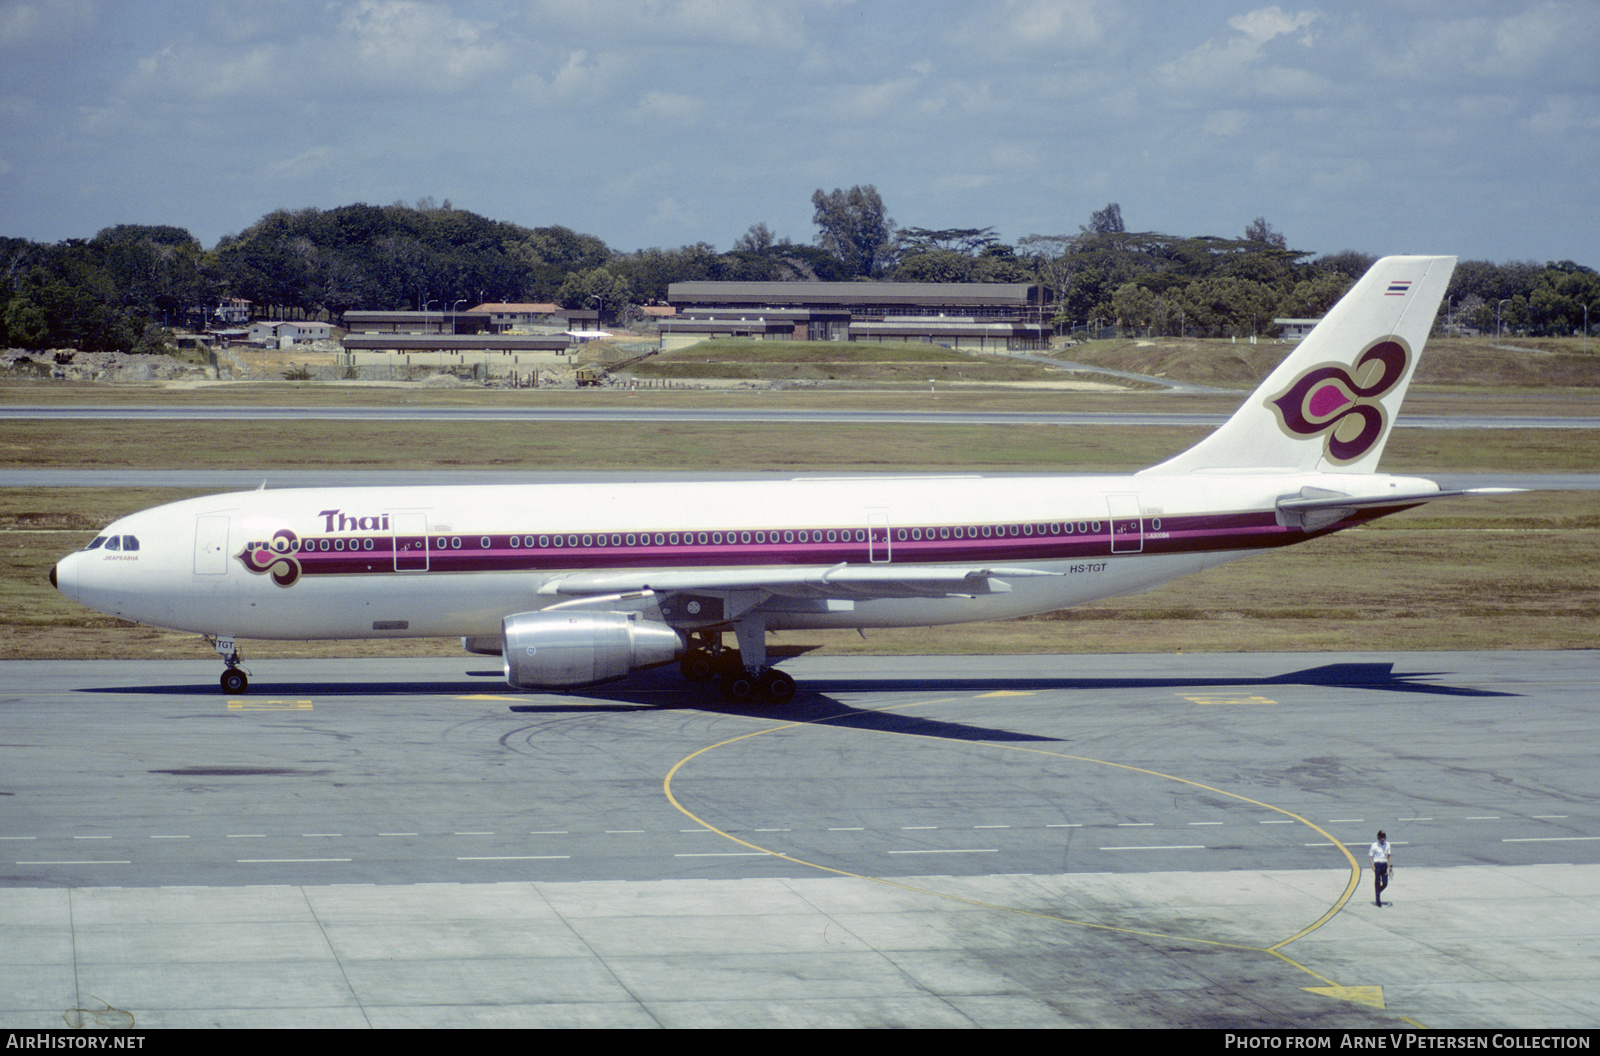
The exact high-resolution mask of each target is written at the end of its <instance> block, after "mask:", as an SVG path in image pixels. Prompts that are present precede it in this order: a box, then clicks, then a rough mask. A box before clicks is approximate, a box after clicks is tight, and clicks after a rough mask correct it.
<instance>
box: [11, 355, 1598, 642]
mask: <svg viewBox="0 0 1600 1056" xmlns="http://www.w3.org/2000/svg"><path fill="white" fill-rule="evenodd" d="M1094 344H1095V345H1100V344H1108V343H1101V342H1096V343H1094ZM1573 344H1574V345H1576V342H1573ZM1086 347H1087V349H1088V350H1089V351H1090V352H1093V351H1096V349H1095V348H1094V346H1093V345H1091V346H1086ZM1138 347H1139V346H1137V345H1133V346H1130V348H1131V349H1137V348H1138ZM1244 347H1247V348H1248V347H1250V346H1244ZM1262 347H1263V346H1255V348H1258V349H1259V348H1262ZM1434 350H1435V346H1434V345H1432V344H1430V346H1429V351H1430V355H1431V354H1432V353H1433V352H1434ZM1073 351H1074V353H1077V352H1080V351H1082V349H1075V350H1073ZM1168 351H1169V352H1171V353H1172V354H1173V355H1174V356H1179V354H1180V353H1182V352H1183V350H1181V349H1169V350H1168ZM1445 351H1446V352H1448V351H1449V349H1448V348H1446V349H1445ZM1469 351H1472V350H1469ZM1125 352H1127V354H1126V355H1124V356H1123V357H1121V358H1120V359H1118V360H1117V364H1116V365H1117V369H1130V358H1129V357H1130V356H1131V355H1132V352H1131V351H1129V350H1125ZM1213 352H1214V353H1215V352H1216V350H1215V349H1214V350H1213ZM774 354H776V353H774ZM947 354H948V353H947ZM1474 354H1477V353H1476V352H1475V353H1474ZM1574 354H1575V350H1571V351H1569V350H1564V349H1560V348H1558V349H1555V350H1554V351H1552V352H1550V353H1549V356H1550V357H1552V358H1551V359H1550V364H1552V366H1551V369H1553V370H1554V371H1555V372H1556V373H1557V374H1558V375H1559V374H1561V373H1562V372H1564V371H1567V370H1568V369H1569V368H1570V367H1571V363H1570V362H1568V361H1569V360H1571V359H1572V358H1573V357H1574ZM936 355H937V354H936ZM1180 358H1181V357H1180ZM1215 358H1216V357H1215V355H1214V356H1213V359H1215ZM1580 358H1581V357H1580ZM936 361H938V360H937V359H935V360H933V362H936ZM859 362H876V361H858V363H859ZM1423 362H1424V364H1426V363H1427V362H1428V359H1427V358H1426V357H1425V358H1424V361H1423ZM922 365H926V363H925V362H924V363H923V364H922ZM1161 365H1162V364H1150V366H1153V367H1158V366H1161ZM1167 365H1168V366H1170V365H1171V364H1170V363H1169V364H1167ZM1266 366H1270V364H1266ZM1230 369H1232V368H1230ZM1241 369H1247V370H1254V371H1259V370H1261V369H1264V368H1263V364H1261V363H1258V362H1253V361H1252V362H1250V363H1249V364H1248V365H1247V367H1246V368H1241ZM1215 373H1217V375H1218V377H1219V378H1220V376H1221V375H1222V374H1225V373H1226V371H1216V372H1215ZM1253 376H1255V377H1258V376H1259V374H1255V375H1253ZM1546 380H1547V379H1545V378H1544V377H1543V376H1539V377H1532V378H1527V377H1525V378H1524V379H1523V381H1522V382H1521V383H1520V384H1519V387H1517V388H1515V389H1511V388H1498V389H1496V388H1481V387H1463V386H1459V385H1456V386H1450V385H1442V384H1441V385H1440V386H1438V387H1435V388H1429V389H1423V390H1421V391H1418V392H1416V393H1415V394H1414V395H1413V397H1412V398H1411V399H1410V400H1408V401H1407V411H1408V412H1411V413H1431V414H1453V413H1471V414H1489V415H1492V414H1495V413H1507V414H1509V413H1517V414H1530V413H1533V414H1543V415H1562V414H1569V415H1570V414H1581V415H1593V414H1595V409H1596V407H1597V406H1600V394H1596V393H1591V392H1590V391H1588V390H1586V389H1585V388H1584V387H1583V384H1581V383H1580V384H1578V385H1576V387H1574V386H1567V387H1559V386H1552V385H1549V384H1546V383H1545V381H1546ZM920 384H925V379H924V380H923V381H922V382H921V383H920ZM635 398H636V397H630V396H629V395H628V394H626V393H623V392H619V391H600V392H595V391H585V392H582V393H573V392H567V393H539V394H537V395H531V394H529V393H527V392H525V391H524V392H503V391H494V390H481V389H467V390H425V389H420V388H418V387H414V386H411V387H395V388H377V387H356V386H341V385H307V384H287V383H280V384H275V385H254V384H249V385H246V384H234V385H222V386H207V387H203V388H184V389H168V388H161V387H158V386H147V385H121V386H107V385H73V386H66V385H61V384H50V383H40V382H14V383H5V382H0V403H9V404H22V403H54V402H131V403H140V404H146V403H155V404H159V403H236V402H247V403H248V402H262V403H271V404H274V405H281V404H289V405H305V406H328V405H349V404H372V403H377V404H401V403H408V402H418V403H421V402H426V403H428V404H431V405H442V406H451V405H462V404H470V405H488V406H494V405H504V403H506V402H516V403H525V402H528V401H530V400H538V401H546V402H565V403H566V404H567V405H572V403H573V401H582V405H584V406H595V405H602V406H603V405H607V404H612V405H626V404H625V403H624V401H627V400H630V399H635ZM774 399H777V400H782V401H783V403H782V405H783V406H785V407H790V406H793V407H800V406H828V407H861V408H869V407H870V408H885V407H887V408H904V409H912V410H926V409H928V407H929V406H930V403H935V404H936V405H937V406H939V407H941V408H945V409H951V410H963V409H1015V410H1030V409H1061V408H1063V407H1067V408H1069V409H1075V410H1076V409H1087V410H1108V411H1111V410H1135V409H1138V410H1145V409H1181V410H1186V411H1187V410H1204V411H1212V412H1216V413H1222V412H1225V411H1227V410H1230V409H1231V408H1232V407H1233V406H1235V405H1236V404H1237V402H1238V400H1237V399H1236V398H1230V397H1200V398H1196V397H1182V398H1179V397H1173V396H1170V395H1164V394H1161V395H1156V394H1148V393H1121V394H1115V395H1104V394H1095V393H1077V392H1067V393H1063V392H1060V391H1055V392H1049V393H1041V392H1033V391H1026V390H1021V391H1000V392H983V393H976V394H973V393H967V394H963V395H961V396H952V395H947V394H941V396H940V397H939V398H938V400H937V401H930V398H929V397H928V396H927V395H926V392H925V391H921V392H919V391H916V390H915V389H914V388H913V389H910V390H909V391H901V392H894V391H891V390H884V391H876V392H870V393H866V392H861V393H856V392H843V393H830V394H826V395H818V394H809V395H804V396H802V395H799V394H795V393H789V392H785V393H782V394H770V395H756V394H746V395H742V396H730V395H728V394H725V393H715V392H696V391H693V390H689V391H683V392H672V393H670V394H657V395H655V396H653V397H651V398H650V402H653V403H666V404H669V405H678V406H708V405H709V406H719V407H721V406H731V405H736V404H741V403H742V404H743V405H757V406H769V405H771V404H770V403H769V402H767V401H771V400H774ZM1205 432H1206V430H1204V429H1190V428H1183V427H1176V426H1174V427H1159V428H1122V427H1114V426H1106V427H1072V428H1065V427H1043V426H1018V427H995V426H988V427H969V426H958V425H917V426H910V425H908V426H861V427H850V428H848V429H844V428H830V427H823V426H772V425H764V426H761V427H756V428H753V427H750V426H732V425H729V426H722V425H710V424H703V423H683V424H672V425H653V424H626V425H618V424H608V425H590V424H571V425H545V424H542V423H535V424H526V425H518V426H515V427H510V428H508V427H507V426H506V425H505V424H504V423H497V424H493V425H488V424H484V425H480V424H474V423H468V424H459V425H457V424H450V425H444V424H432V423H397V424H392V425H390V424H380V425H363V426H361V427H359V428H358V429H357V428H353V427H350V426H347V425H341V424H339V423H326V422H291V423H271V424H260V425H241V424H239V423H184V424H176V423H143V424H141V425H140V426H138V428H137V432H136V434H130V426H129V425H128V424H127V423H98V422H50V421H43V420H36V421H27V422H18V421H7V422H4V423H0V466H6V467H11V468H28V469H47V468H49V467H52V466H59V467H86V466H88V467H104V468H149V469H157V468H181V467H188V466H194V465H199V464H204V465H207V466H213V467H219V468H229V467H232V468H249V469H252V470H260V471H261V473H262V475H263V477H265V478H267V479H268V480H270V479H271V476H272V472H273V470H274V469H275V468H278V467H290V466H293V467H340V466H346V467H363V468H380V467H394V468H451V467H515V466H526V467H529V468H551V469H557V468H559V469H585V468H589V469H630V468H638V469H660V468H675V469H687V470H692V469H706V470H741V471H742V470H767V471H774V472H777V473H783V472H796V471H801V470H804V471H814V470H835V471H852V470H857V471H892V470H899V469H905V470H942V471H961V470H974V471H988V472H998V471H1022V472H1038V471H1047V470H1058V469H1059V470H1065V471H1075V472H1081V471H1097V472H1127V471H1131V470H1134V469H1138V468H1141V467H1143V466H1145V465H1149V464H1151V463H1153V462H1156V461H1159V460H1160V459H1162V458H1165V457H1167V456H1168V455H1171V454H1173V453H1175V452H1177V451H1179V450H1181V449H1183V448H1184V447H1186V446H1188V445H1189V444H1191V443H1193V442H1194V441H1195V440H1197V439H1199V438H1200V437H1201V436H1202V435H1204V433H1205ZM1597 466H1600V438H1597V437H1596V435H1595V433H1594V432H1593V431H1588V430H1514V429H1494V430H1407V429H1401V430H1398V431H1397V432H1396V433H1395V435H1394V438H1393V440H1392V441H1391V443H1390V446H1389V451H1388V454H1387V456H1386V458H1385V461H1384V468H1385V469H1386V470H1388V471H1391V472H1415V473H1420V474H1424V475H1426V474H1428V473H1445V472H1469V471H1492V472H1508V473H1519V472H1520V473H1529V474H1534V475H1536V474H1539V473H1547V472H1556V471H1561V472H1593V471H1595V470H1596V469H1597ZM189 494H192V493H191V492H185V491H175V490H164V489H92V488H91V489H85V488H35V489H17V488H13V489H0V539H3V540H4V545H3V549H0V656H3V657H8V658H19V657H71V658H92V657H123V658H131V657H163V656H168V657H187V658H206V657H209V656H210V655H211V654H210V651H209V648H208V647H207V646H206V645H205V644H204V643H203V642H201V641H200V640H199V639H197V638H196V637H194V636H193V635H178V634H172V633H169V632H163V631H156V630H151V629H148V628H140V627H133V626H130V625H125V624H121V623H120V622H119V621H116V620H111V619H109V618H106V617H102V616H99V615H97V614H95V613H92V612H89V611H88V610H85V609H82V608H81V607H78V606H76V605H74V604H73V603H71V602H68V601H66V600H65V599H63V598H62V597H61V596H60V595H59V594H57V593H56V592H55V591H54V590H53V589H52V588H51V587H50V586H49V583H48V581H47V576H48V574H49V570H50V568H51V566H52V565H53V564H54V562H55V561H56V560H57V559H58V558H59V557H60V556H61V555H62V554H64V553H66V552H68V551H70V550H73V549H76V548H79V547H81V546H82V545H83V544H84V543H85V542H86V541H87V540H88V539H90V538H92V537H93V535H94V533H95V530H96V529H97V528H99V527H100V526H102V525H104V524H105V523H107V522H108V521H110V520H112V519H113V518H115V517H117V516H120V515H122V514H124V513H127V512H131V511H133V510H137V509H142V508H145V507H148V506H151V505H155V504H157V503H160V502H166V501H172V500H174V499H177V498H182V497H186V496H187V495H189ZM1597 558H1600V492H1533V493H1529V494H1522V495H1511V496H1502V497H1495V498H1474V499H1467V500H1457V501H1453V502H1441V503H1435V504H1433V505H1431V506H1428V507H1424V508H1422V509H1419V510H1414V511H1409V512H1407V513H1404V514H1400V515H1397V516H1395V517H1392V518H1388V519H1385V520H1382V521H1379V522H1376V523H1375V524H1374V525H1372V526H1370V527H1367V528H1363V529H1359V530H1354V531H1349V532H1344V533H1340V534H1338V535H1334V536H1331V537H1328V538H1326V539H1322V540H1318V541H1316V542H1313V543H1309V544H1307V545H1305V546H1302V547H1296V548H1291V549H1289V550H1285V551H1282V552H1280V553H1277V554H1273V555H1269V556H1266V557H1262V558H1256V559H1252V560H1247V561H1242V562H1239V563H1236V564H1232V565H1227V566H1224V567H1222V568H1218V569H1213V570H1211V571H1209V572H1206V573H1202V574H1200V575H1197V576H1193V577H1190V578H1188V579H1183V580H1178V581H1176V582H1175V583H1172V584H1169V585H1168V586H1166V587H1164V588H1162V589H1160V590H1158V591H1156V592H1154V593H1151V594H1147V595H1141V596H1137V597H1129V598H1117V599H1110V600H1107V601H1104V602H1099V603H1095V604H1093V605H1088V606H1084V607H1082V608H1077V609H1072V610H1067V611H1065V612H1061V613H1054V614H1050V615H1047V616H1042V617H1034V618H1030V619H1026V620H1017V621H1010V622H1006V623H998V624H985V625H973V626H966V627H947V628H937V629H932V630H907V631H868V632H867V636H866V638H865V639H863V638H861V637H860V636H858V635H856V634H855V633H854V632H813V633H806V634H803V635H801V634H792V635H785V636H781V637H779V638H778V639H777V640H776V641H775V642H774V644H775V645H776V646H779V647H784V646H789V647H811V646H817V647H820V648H822V649H824V650H826V651H829V652H836V653H847V652H877V653H918V652H958V653H960V652H971V653H1005V652H1063V653H1071V652H1097V653H1098V652H1147V651H1157V652H1168V651H1176V650H1219V651H1251V650H1356V649H1362V650H1365V649H1386V650H1387V649H1489V648H1591V647H1595V646H1597V645H1600V560H1597ZM244 650H245V655H246V657H247V658H249V657H268V656H313V655H316V656H354V655H404V654H442V655H454V654H457V653H459V644H458V643H457V642H455V641H454V640H421V641H414V642H394V641H389V642H366V643H363V642H356V643H352V642H336V643H292V642H291V643H266V642H248V643H245V644H244Z"/></svg>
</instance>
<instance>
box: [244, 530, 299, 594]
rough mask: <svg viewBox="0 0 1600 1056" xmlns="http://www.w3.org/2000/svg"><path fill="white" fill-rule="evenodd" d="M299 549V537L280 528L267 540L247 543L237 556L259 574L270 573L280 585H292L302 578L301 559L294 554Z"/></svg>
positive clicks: (246, 566)
mask: <svg viewBox="0 0 1600 1056" xmlns="http://www.w3.org/2000/svg"><path fill="white" fill-rule="evenodd" d="M299 549H300V540H299V537H298V536H296V535H295V534H294V532H292V531H290V530H289V529H287V528H280V529H279V530H278V531H276V532H274V533H272V538H271V539H270V540H268V541H266V542H261V543H246V544H245V548H244V549H243V550H241V551H239V553H238V555H237V556H238V558H239V561H240V562H241V563H243V565H244V567H245V568H248V569H249V570H250V571H252V572H254V573H256V574H257V575H262V574H270V575H271V576H272V581H273V582H274V583H276V584H277V585H278V586H280V587H292V586H294V583H295V581H296V580H297V579H299V578H300V559H299V558H298V557H295V556H294V555H295V554H296V553H297V552H298V551H299Z"/></svg>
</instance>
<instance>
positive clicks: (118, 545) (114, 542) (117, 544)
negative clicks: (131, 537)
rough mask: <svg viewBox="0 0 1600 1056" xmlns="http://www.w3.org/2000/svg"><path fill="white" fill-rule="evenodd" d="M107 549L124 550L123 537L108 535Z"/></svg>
mask: <svg viewBox="0 0 1600 1056" xmlns="http://www.w3.org/2000/svg"><path fill="white" fill-rule="evenodd" d="M106 549H107V550H121V549H122V536H120V535H108V536H106Z"/></svg>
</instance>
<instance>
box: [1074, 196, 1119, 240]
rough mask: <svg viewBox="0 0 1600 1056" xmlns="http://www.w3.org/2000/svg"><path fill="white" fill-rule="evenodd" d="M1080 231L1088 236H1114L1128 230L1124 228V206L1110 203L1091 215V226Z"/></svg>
mask: <svg viewBox="0 0 1600 1056" xmlns="http://www.w3.org/2000/svg"><path fill="white" fill-rule="evenodd" d="M1078 230H1080V231H1082V232H1083V233H1084V234H1086V235H1114V234H1117V233H1118V232H1121V231H1126V230H1127V228H1125V227H1123V226H1122V206H1120V205H1118V204H1117V203H1116V202H1109V203H1107V204H1106V207H1105V208H1104V209H1099V210H1096V211H1095V212H1093V213H1090V214H1089V226H1088V227H1081V228H1079V229H1078Z"/></svg>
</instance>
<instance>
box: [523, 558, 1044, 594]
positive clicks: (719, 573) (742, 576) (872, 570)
mask: <svg viewBox="0 0 1600 1056" xmlns="http://www.w3.org/2000/svg"><path fill="white" fill-rule="evenodd" d="M1054 575H1060V573H1057V572H1041V571H1039V570H1037V569H1031V568H1000V567H991V568H962V567H959V566H952V567H940V568H927V567H903V566H901V567H895V566H890V565H850V564H839V565H832V566H824V565H789V566H777V567H770V568H706V569H664V570H660V571H650V570H640V571H636V572H575V573H573V574H572V575H568V576H562V577H560V578H559V579H554V580H551V581H550V582H548V583H546V584H545V585H544V586H543V587H541V588H540V590H539V593H540V594H545V595H562V596H569V597H570V596H580V597H581V596H586V595H593V594H622V593H628V592H631V591H645V590H653V591H656V592H657V593H660V594H667V593H678V592H719V593H720V592H727V591H738V590H759V591H765V592H766V593H768V594H777V595H781V596H783V597H790V598H841V599H846V598H847V599H850V600H854V601H863V600H869V599H873V598H948V597H972V596H975V595H978V594H1005V593H1009V592H1010V590H1011V585H1010V584H1009V583H1007V582H1006V580H1007V579H1020V578H1024V577H1029V576H1054Z"/></svg>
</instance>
